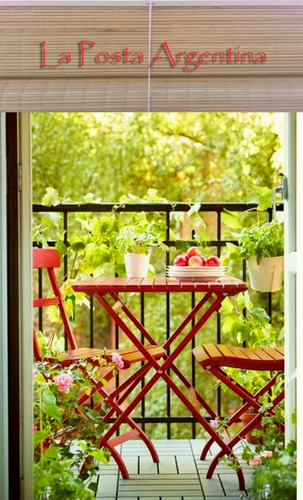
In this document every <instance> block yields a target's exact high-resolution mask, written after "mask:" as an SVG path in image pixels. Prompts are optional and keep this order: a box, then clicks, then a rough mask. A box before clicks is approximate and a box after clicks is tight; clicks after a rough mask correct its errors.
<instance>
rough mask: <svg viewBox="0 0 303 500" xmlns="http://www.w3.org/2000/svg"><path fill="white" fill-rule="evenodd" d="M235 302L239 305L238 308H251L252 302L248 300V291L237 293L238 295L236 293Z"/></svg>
mask: <svg viewBox="0 0 303 500" xmlns="http://www.w3.org/2000/svg"><path fill="white" fill-rule="evenodd" d="M236 303H237V305H238V306H239V307H240V309H244V308H246V309H248V310H251V309H252V307H253V303H252V302H251V300H250V295H249V292H248V291H246V292H243V293H239V295H237V297H236Z"/></svg>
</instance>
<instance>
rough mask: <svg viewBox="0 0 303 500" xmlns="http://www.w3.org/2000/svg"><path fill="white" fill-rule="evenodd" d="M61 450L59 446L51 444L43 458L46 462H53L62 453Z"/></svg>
mask: <svg viewBox="0 0 303 500" xmlns="http://www.w3.org/2000/svg"><path fill="white" fill-rule="evenodd" d="M60 450H61V448H60V447H59V446H56V445H55V444H51V445H50V446H49V447H48V448H47V449H46V450H45V452H44V453H43V456H44V458H45V459H46V460H51V459H52V460H53V459H55V458H56V457H57V456H58V455H59V453H60Z"/></svg>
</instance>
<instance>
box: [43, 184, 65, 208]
mask: <svg viewBox="0 0 303 500" xmlns="http://www.w3.org/2000/svg"><path fill="white" fill-rule="evenodd" d="M61 201H62V199H61V198H60V196H59V193H58V191H57V189H54V188H52V187H48V188H46V193H45V195H44V196H43V198H42V205H45V206H46V207H51V206H54V207H55V206H57V205H60V203H61Z"/></svg>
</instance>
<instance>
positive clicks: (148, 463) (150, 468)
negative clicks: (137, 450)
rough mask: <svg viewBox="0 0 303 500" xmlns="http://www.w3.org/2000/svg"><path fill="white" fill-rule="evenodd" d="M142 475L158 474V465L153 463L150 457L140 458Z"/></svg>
mask: <svg viewBox="0 0 303 500" xmlns="http://www.w3.org/2000/svg"><path fill="white" fill-rule="evenodd" d="M139 467H140V469H139V470H140V475H141V474H158V464H157V463H155V462H153V461H152V458H151V457H150V456H149V457H145V456H144V457H140V465H139Z"/></svg>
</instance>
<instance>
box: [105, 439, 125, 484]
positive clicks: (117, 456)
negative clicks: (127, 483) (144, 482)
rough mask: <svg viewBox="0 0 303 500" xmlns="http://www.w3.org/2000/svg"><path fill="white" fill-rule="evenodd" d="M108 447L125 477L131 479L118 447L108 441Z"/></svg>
mask: <svg viewBox="0 0 303 500" xmlns="http://www.w3.org/2000/svg"><path fill="white" fill-rule="evenodd" d="M106 448H107V449H108V450H109V451H110V454H111V456H112V457H113V459H114V460H115V462H116V464H117V465H118V467H119V470H120V472H121V475H122V477H123V479H129V472H128V470H127V467H126V465H125V462H124V460H123V458H122V457H121V455H120V453H118V452H117V450H116V448H114V447H113V446H111V445H110V444H108V443H107V445H106Z"/></svg>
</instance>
